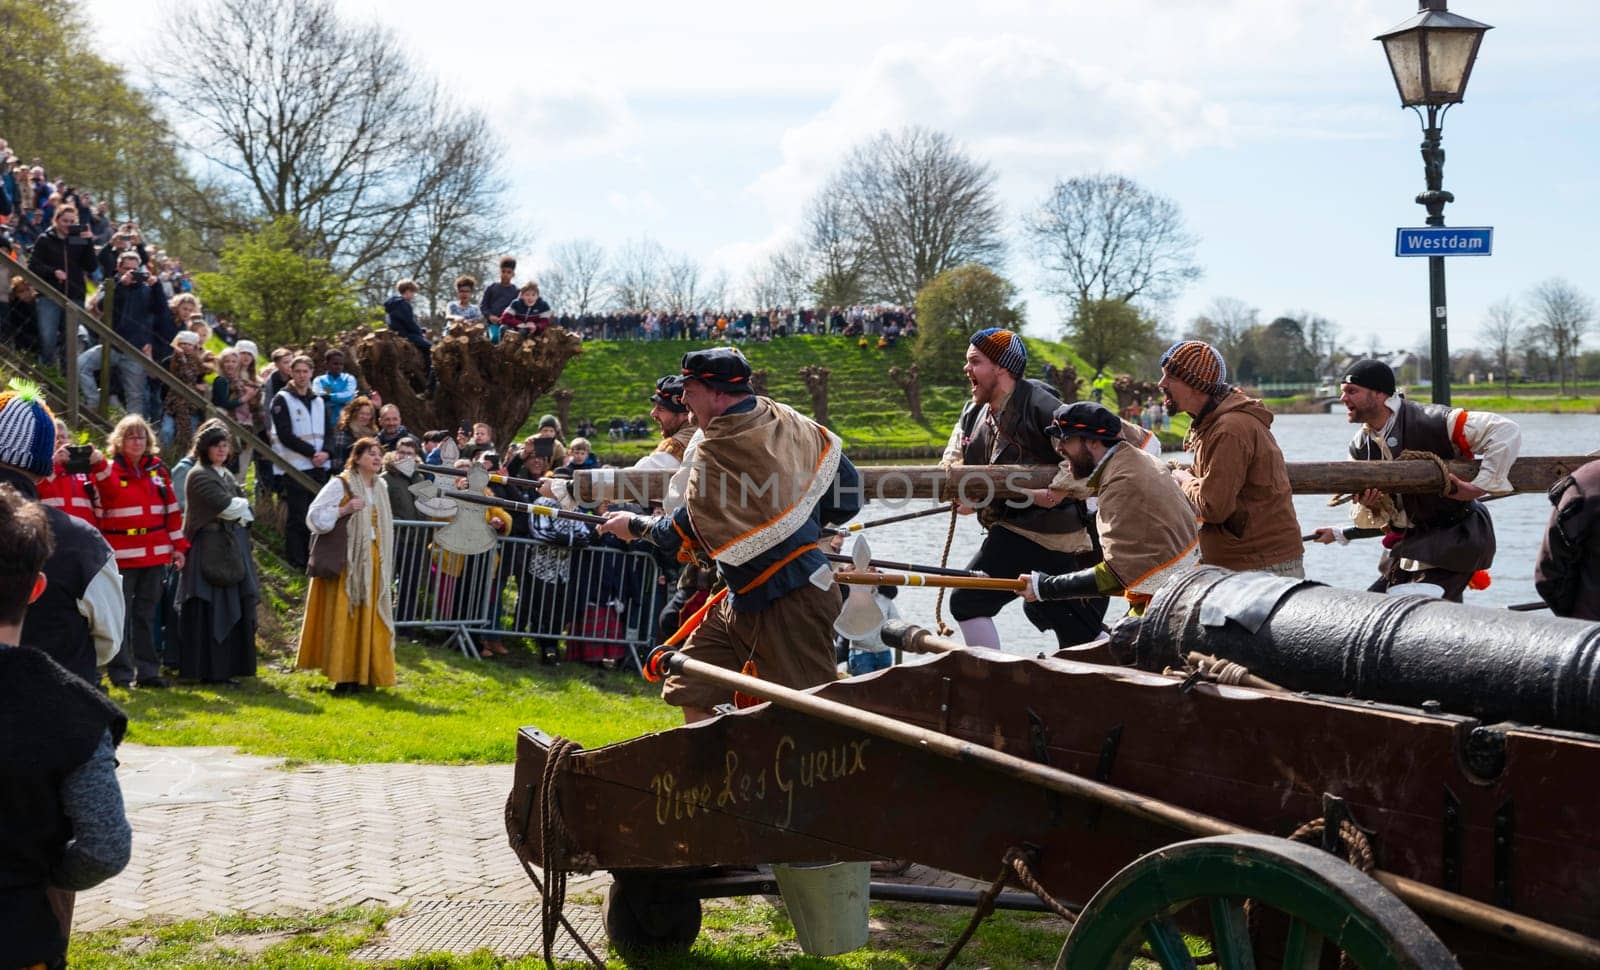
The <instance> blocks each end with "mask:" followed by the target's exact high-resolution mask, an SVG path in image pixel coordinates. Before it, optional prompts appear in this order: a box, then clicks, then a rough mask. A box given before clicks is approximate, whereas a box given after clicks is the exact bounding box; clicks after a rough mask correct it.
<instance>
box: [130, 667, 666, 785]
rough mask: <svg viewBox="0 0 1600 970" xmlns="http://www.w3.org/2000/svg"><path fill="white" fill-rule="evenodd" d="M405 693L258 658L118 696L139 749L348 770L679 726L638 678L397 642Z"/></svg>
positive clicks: (507, 754) (490, 759) (596, 741)
mask: <svg viewBox="0 0 1600 970" xmlns="http://www.w3.org/2000/svg"><path fill="white" fill-rule="evenodd" d="M395 662H396V668H397V679H398V680H399V684H398V686H396V687H394V688H390V689H384V690H378V691H374V692H364V693H361V694H356V695H353V696H338V697H336V696H334V695H333V694H332V693H330V686H331V685H330V684H329V683H328V681H327V680H326V679H325V678H324V677H323V676H322V675H321V674H320V673H319V672H316V671H300V672H288V671H285V670H284V669H282V668H283V667H284V666H285V665H287V664H292V659H285V658H283V657H278V658H276V659H273V660H271V661H270V662H269V661H268V660H267V659H266V658H263V661H262V664H261V667H260V670H261V675H260V676H259V677H257V678H255V679H254V680H253V681H252V680H249V679H246V680H244V681H243V682H242V683H241V686H239V687H214V686H199V685H195V686H187V685H185V686H178V687H175V688H173V689H169V690H163V691H156V690H136V691H127V690H122V689H120V688H112V691H111V696H112V699H113V700H115V701H116V702H117V703H118V704H120V705H122V707H123V709H124V710H126V711H127V712H128V720H129V725H128V739H129V740H131V741H137V742H139V743H141V744H161V745H232V746H235V747H237V748H239V750H241V751H244V752H247V753H249V754H258V755H269V756H275V757H282V758H289V759H292V760H296V761H340V762H346V763H350V764H359V763H363V762H376V761H407V762H421V763H428V764H490V763H502V762H509V761H512V760H514V758H515V756H516V732H517V728H519V727H521V726H523V725H536V726H538V727H541V728H544V729H545V730H547V731H549V732H551V733H554V734H560V735H562V736H564V737H569V738H572V739H573V740H574V741H577V742H578V743H579V744H582V745H584V746H585V747H594V746H596V745H601V744H607V743H610V742H613V741H620V740H623V739H625V738H631V737H636V736H638V735H640V734H644V733H647V732H651V731H659V730H662V729H664V728H668V727H672V726H673V725H676V724H680V723H682V717H681V715H680V714H679V713H678V711H677V710H676V709H675V708H671V707H668V706H667V705H666V704H663V703H662V702H661V699H660V696H659V695H658V693H657V691H658V688H657V687H656V686H655V685H651V684H647V683H645V682H644V681H643V680H642V679H640V678H639V676H638V675H637V674H632V673H626V672H623V671H596V670H592V669H590V668H588V667H585V666H583V665H581V664H566V665H563V666H561V667H559V668H557V669H555V670H551V669H549V668H544V667H540V666H539V665H538V663H537V662H536V661H535V660H534V659H533V658H532V655H531V654H529V655H528V656H527V658H526V659H525V660H520V661H519V660H496V661H479V660H468V659H466V658H464V657H462V656H461V655H460V654H459V653H456V652H454V651H447V650H445V649H443V648H442V647H436V646H423V645H421V644H418V643H414V642H401V643H400V644H398V645H397V647H396V650H395Z"/></svg>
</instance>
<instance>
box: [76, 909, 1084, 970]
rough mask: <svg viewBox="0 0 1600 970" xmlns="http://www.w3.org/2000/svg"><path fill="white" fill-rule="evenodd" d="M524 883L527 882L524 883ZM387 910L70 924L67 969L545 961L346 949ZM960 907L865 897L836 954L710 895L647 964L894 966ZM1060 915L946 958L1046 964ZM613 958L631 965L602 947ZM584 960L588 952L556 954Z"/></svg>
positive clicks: (952, 923)
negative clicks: (806, 946)
mask: <svg viewBox="0 0 1600 970" xmlns="http://www.w3.org/2000/svg"><path fill="white" fill-rule="evenodd" d="M530 892H531V890H530ZM395 915H396V912H395V911H391V910H384V909H374V908H359V909H345V910H339V911H336V912H331V913H323V914H318V915H313V916H299V917H242V916H228V917H220V918H213V919H201V920H192V921H188V922H183V923H171V924H165V925H162V924H157V923H136V924H132V925H129V926H126V927H118V928H116V929H111V930H102V931H99V932H95V933H79V934H75V935H74V937H73V941H72V952H71V954H70V956H71V960H72V966H73V967H74V968H76V970H146V968H149V970H155V968H162V970H168V968H171V970H187V968H202V967H216V966H228V967H236V968H247V970H257V968H258V970H269V968H270V970H288V968H295V970H300V968H306V970H324V968H326V970H333V968H356V967H375V966H381V967H388V968H394V970H424V968H426V970H491V968H508V970H510V968H515V970H534V968H536V967H543V966H544V960H543V959H542V958H540V957H537V956H526V957H522V958H519V959H502V958H499V957H495V956H493V955H492V954H490V953H488V952H479V953H476V954H473V955H470V956H451V955H448V954H437V955H432V956H423V957H416V958H413V959H409V960H398V961H387V962H383V963H367V962H363V961H358V960H355V959H353V958H352V957H351V954H352V953H353V952H354V951H356V950H359V949H360V948H361V947H363V946H365V945H367V944H369V943H372V942H375V941H376V940H378V939H379V938H380V937H381V935H382V932H383V928H384V925H385V924H386V923H387V922H388V921H389V920H390V919H392V918H394V916H395ZM969 917H970V913H968V912H967V911H965V910H958V909H953V908H945V907H930V906H913V905H908V904H899V903H884V904H874V905H873V906H872V909H871V921H872V922H871V926H872V939H871V942H870V943H869V944H868V945H867V947H865V948H863V949H861V950H857V951H855V952H854V953H847V954H844V955H842V956H838V957H830V958H826V959H824V958H819V957H808V956H805V955H803V954H802V953H801V952H800V949H799V947H798V945H797V944H796V943H795V941H794V929H793V927H792V926H791V925H790V923H789V920H788V916H787V914H786V913H785V912H784V910H783V908H782V907H781V906H776V907H775V906H773V905H771V904H769V903H767V902H765V901H763V900H762V899H760V898H752V899H748V900H738V901H726V902H724V901H717V902H708V903H707V904H706V909H705V919H704V925H703V928H702V929H701V932H700V939H699V941H698V942H697V943H696V944H695V947H694V949H693V950H691V951H690V952H689V953H688V954H686V955H674V956H667V955H659V956H656V955H653V956H652V957H651V959H650V961H649V963H648V966H650V967H651V968H652V970H758V968H759V970H766V968H773V967H789V968H794V970H801V968H813V970H822V968H830V967H831V968H838V970H900V968H910V967H927V966H931V965H932V964H933V963H935V962H937V957H936V956H934V955H935V954H937V955H938V956H942V955H943V953H944V951H945V949H946V948H948V947H949V945H950V944H951V943H952V942H953V941H954V940H955V938H956V936H957V934H959V933H960V932H961V929H962V928H963V927H964V926H965V925H966V923H967V920H968V919H969ZM1065 936H1066V926H1065V925H1064V924H1063V923H1062V922H1061V921H1060V920H1059V919H1057V918H1056V917H1054V916H1047V915H1041V914H1037V913H1003V914H999V915H995V916H991V917H990V918H989V919H988V920H986V921H985V922H984V924H983V926H982V927H980V928H979V930H978V932H977V933H976V934H975V935H974V936H973V938H972V940H971V941H970V942H969V943H968V944H967V946H966V948H965V949H964V950H962V953H961V956H960V957H959V958H958V959H957V961H956V963H955V966H957V967H963V968H969V970H970V968H977V967H986V968H992V970H1023V968H1031V967H1039V966H1049V965H1051V964H1052V963H1053V962H1054V961H1055V958H1056V954H1057V953H1058V952H1059V951H1060V949H1061V941H1062V940H1063V939H1064V938H1065ZM607 965H608V966H611V967H619V968H620V967H627V966H641V965H644V964H640V963H638V962H634V963H631V964H630V963H626V962H624V961H623V960H622V959H620V958H618V957H616V956H615V955H613V956H611V957H610V958H609V959H608V961H607ZM563 966H564V967H568V968H577V967H586V966H588V964H587V963H569V964H563Z"/></svg>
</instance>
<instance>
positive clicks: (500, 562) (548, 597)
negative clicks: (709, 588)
mask: <svg viewBox="0 0 1600 970" xmlns="http://www.w3.org/2000/svg"><path fill="white" fill-rule="evenodd" d="M443 524H444V523H441V522H406V521H401V522H396V523H395V524H394V555H395V569H394V578H395V584H394V619H395V627H396V628H405V627H426V628H430V629H435V630H448V631H450V639H449V640H448V641H446V642H447V645H448V646H452V647H455V648H456V649H459V650H460V651H461V652H462V653H463V654H465V655H466V656H469V657H473V658H477V657H479V656H480V653H479V650H478V643H477V639H476V638H479V637H481V638H486V639H490V640H499V639H503V638H506V637H518V638H522V639H531V640H534V641H536V642H537V644H538V646H539V647H540V648H541V649H545V648H552V649H553V648H554V647H555V645H556V643H557V642H558V641H562V640H564V641H566V647H567V659H569V660H582V661H598V660H612V661H616V662H621V661H623V660H627V661H628V662H629V663H631V664H632V665H633V666H634V668H635V669H638V668H640V666H641V664H640V653H641V648H644V649H648V648H649V646H650V645H651V644H652V643H654V641H655V637H656V617H657V615H658V614H659V613H660V611H661V607H662V606H663V605H664V602H665V592H666V591H665V590H664V588H663V587H662V585H661V583H660V570H659V567H658V566H657V564H656V560H655V558H654V557H653V556H651V555H650V554H648V553H644V552H632V551H628V550H623V549H607V548H596V547H589V546H579V547H576V548H567V547H564V546H555V545H550V544H548V543H543V542H539V541H536V540H533V539H522V538H499V539H496V541H495V547H494V548H493V549H491V550H490V551H489V552H486V553H482V554H480V555H475V556H463V555H460V554H459V553H452V552H446V551H444V550H442V549H439V548H438V547H437V546H435V545H434V543H433V533H434V530H435V529H438V528H439V527H440V526H441V525H443Z"/></svg>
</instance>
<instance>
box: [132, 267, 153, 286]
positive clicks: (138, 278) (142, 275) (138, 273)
mask: <svg viewBox="0 0 1600 970" xmlns="http://www.w3.org/2000/svg"><path fill="white" fill-rule="evenodd" d="M131 275H132V276H133V281H134V282H135V283H148V282H150V271H149V270H147V269H145V268H144V267H143V266H140V267H139V268H138V269H135V270H134V271H133V273H132V274H131Z"/></svg>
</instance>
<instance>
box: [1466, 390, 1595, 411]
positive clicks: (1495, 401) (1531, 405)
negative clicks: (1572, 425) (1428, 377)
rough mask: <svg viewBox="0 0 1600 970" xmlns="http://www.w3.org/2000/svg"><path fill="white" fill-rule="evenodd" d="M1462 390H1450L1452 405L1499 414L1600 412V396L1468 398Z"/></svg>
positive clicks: (1552, 394)
mask: <svg viewBox="0 0 1600 970" xmlns="http://www.w3.org/2000/svg"><path fill="white" fill-rule="evenodd" d="M1462 390H1463V388H1460V387H1456V388H1452V389H1451V397H1450V405H1451V406H1452V407H1458V408H1467V409H1468V410H1475V411H1493V412H1495V413H1497V414H1600V397H1557V396H1556V395H1555V394H1554V393H1551V394H1550V395H1548V396H1545V397H1535V396H1533V395H1531V394H1530V395H1520V394H1519V395H1517V396H1514V397H1467V396H1464V395H1462V393H1461V392H1462Z"/></svg>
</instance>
